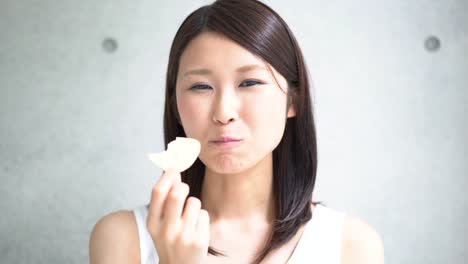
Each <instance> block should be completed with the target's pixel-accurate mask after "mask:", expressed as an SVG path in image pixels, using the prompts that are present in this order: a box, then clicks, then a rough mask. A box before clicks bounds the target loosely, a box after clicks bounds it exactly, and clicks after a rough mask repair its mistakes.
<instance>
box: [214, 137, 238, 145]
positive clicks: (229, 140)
mask: <svg viewBox="0 0 468 264" xmlns="http://www.w3.org/2000/svg"><path fill="white" fill-rule="evenodd" d="M211 143H212V144H214V145H215V146H216V147H220V148H232V147H236V146H239V145H240V144H241V143H242V140H241V139H238V138H233V137H222V138H218V139H216V140H213V141H211Z"/></svg>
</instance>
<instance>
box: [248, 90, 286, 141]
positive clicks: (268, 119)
mask: <svg viewBox="0 0 468 264" xmlns="http://www.w3.org/2000/svg"><path fill="white" fill-rule="evenodd" d="M283 97H284V96H282V95H276V96H266V97H261V98H257V99H256V100H255V102H250V103H249V104H248V105H249V106H248V107H245V111H244V116H245V117H246V119H248V122H249V123H250V127H251V128H252V129H253V133H255V134H256V136H255V137H256V138H264V139H268V141H269V139H270V138H271V139H273V140H275V141H277V140H278V137H279V138H280V139H281V136H282V134H283V131H284V126H285V122H286V113H285V108H286V99H285V98H283Z"/></svg>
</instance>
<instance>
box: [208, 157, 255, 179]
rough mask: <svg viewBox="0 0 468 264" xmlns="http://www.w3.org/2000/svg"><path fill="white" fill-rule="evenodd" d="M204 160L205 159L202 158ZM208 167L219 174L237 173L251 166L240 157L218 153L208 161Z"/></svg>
mask: <svg viewBox="0 0 468 264" xmlns="http://www.w3.org/2000/svg"><path fill="white" fill-rule="evenodd" d="M202 161H203V160H202ZM203 163H204V164H205V166H206V167H207V169H209V170H211V171H213V172H215V173H219V174H236V173H241V172H243V171H245V170H247V169H248V167H249V166H247V164H246V163H245V162H244V161H242V160H240V159H239V158H238V157H235V156H232V155H228V154H218V155H216V156H215V157H212V158H211V159H210V160H207V161H206V162H205V161H203Z"/></svg>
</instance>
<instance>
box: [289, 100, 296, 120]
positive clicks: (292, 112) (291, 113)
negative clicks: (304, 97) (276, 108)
mask: <svg viewBox="0 0 468 264" xmlns="http://www.w3.org/2000/svg"><path fill="white" fill-rule="evenodd" d="M288 105H289V107H288V118H290V117H295V116H296V105H295V104H294V102H293V97H292V96H288Z"/></svg>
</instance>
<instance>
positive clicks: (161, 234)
mask: <svg viewBox="0 0 468 264" xmlns="http://www.w3.org/2000/svg"><path fill="white" fill-rule="evenodd" d="M188 194H189V186H188V184H186V183H184V182H182V181H181V175H180V173H179V172H177V171H174V170H168V171H166V172H164V173H163V175H162V176H161V178H160V179H159V180H158V182H157V183H156V185H155V186H154V187H153V190H152V193H151V201H150V205H149V209H148V218H147V223H146V225H147V228H148V231H149V233H150V235H151V238H152V239H153V242H154V246H155V248H156V251H157V253H158V257H159V261H160V263H164V264H200V263H203V262H204V260H205V258H206V257H207V253H208V246H209V242H210V219H209V215H208V212H207V211H206V210H204V209H201V201H200V200H199V199H198V198H196V197H189V198H188V199H187V201H186V202H185V200H186V198H187V195H188ZM184 203H185V208H184Z"/></svg>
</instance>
